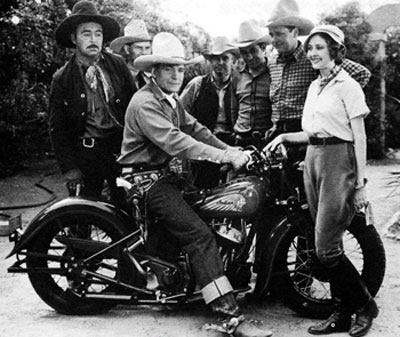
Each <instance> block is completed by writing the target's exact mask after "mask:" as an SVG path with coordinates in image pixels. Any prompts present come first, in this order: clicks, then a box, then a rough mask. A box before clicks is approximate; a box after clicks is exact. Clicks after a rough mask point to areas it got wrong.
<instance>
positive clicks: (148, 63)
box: [133, 55, 199, 72]
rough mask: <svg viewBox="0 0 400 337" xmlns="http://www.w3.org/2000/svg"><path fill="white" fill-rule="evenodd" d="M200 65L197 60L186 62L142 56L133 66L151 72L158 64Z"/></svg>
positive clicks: (163, 57)
mask: <svg viewBox="0 0 400 337" xmlns="http://www.w3.org/2000/svg"><path fill="white" fill-rule="evenodd" d="M195 63H199V61H198V60H196V59H191V60H185V59H182V58H173V57H166V56H159V55H141V56H139V57H138V58H136V59H135V61H134V64H133V66H134V67H135V68H136V69H139V70H142V71H145V72H150V71H151V68H152V67H153V66H155V65H156V64H170V65H189V64H195Z"/></svg>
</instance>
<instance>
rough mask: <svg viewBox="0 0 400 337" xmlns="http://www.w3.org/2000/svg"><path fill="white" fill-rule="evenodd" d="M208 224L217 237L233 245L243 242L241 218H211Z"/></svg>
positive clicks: (243, 234)
mask: <svg viewBox="0 0 400 337" xmlns="http://www.w3.org/2000/svg"><path fill="white" fill-rule="evenodd" d="M209 224H210V226H211V228H212V229H213V230H214V232H215V233H216V234H217V236H218V237H220V238H222V239H224V240H226V241H227V242H229V243H231V244H234V245H240V244H242V243H243V241H244V238H245V233H244V231H243V224H242V220H241V219H235V220H232V219H230V220H228V219H227V218H224V219H222V220H221V219H212V220H211V221H210V222H209Z"/></svg>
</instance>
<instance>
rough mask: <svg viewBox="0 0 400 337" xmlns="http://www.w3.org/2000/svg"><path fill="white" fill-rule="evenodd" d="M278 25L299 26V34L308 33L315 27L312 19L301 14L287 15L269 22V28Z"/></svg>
mask: <svg viewBox="0 0 400 337" xmlns="http://www.w3.org/2000/svg"><path fill="white" fill-rule="evenodd" d="M278 26H287V27H290V26H291V27H297V28H298V29H299V35H308V34H310V32H311V30H312V29H313V28H314V24H313V23H312V22H311V21H310V20H308V19H306V18H303V17H300V16H285V17H283V18H279V19H277V20H274V21H270V22H268V23H267V27H268V28H269V29H271V28H273V27H278Z"/></svg>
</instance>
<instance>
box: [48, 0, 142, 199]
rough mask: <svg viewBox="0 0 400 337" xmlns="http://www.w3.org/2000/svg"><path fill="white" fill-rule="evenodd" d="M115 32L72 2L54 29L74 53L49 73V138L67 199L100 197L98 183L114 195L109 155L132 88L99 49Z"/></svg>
mask: <svg viewBox="0 0 400 337" xmlns="http://www.w3.org/2000/svg"><path fill="white" fill-rule="evenodd" d="M118 33H119V25H118V23H117V22H116V21H115V20H114V19H112V18H110V17H108V16H104V15H100V14H98V12H97V9H96V7H95V5H94V3H93V2H90V1H79V2H77V3H76V4H75V5H74V7H73V8H72V13H71V15H70V16H68V17H67V18H66V19H65V20H63V21H62V22H61V23H60V25H59V26H58V27H57V29H56V40H57V42H58V44H59V45H61V46H64V47H68V48H74V49H75V53H74V55H73V56H72V57H71V59H70V60H69V61H68V62H67V63H66V64H65V65H64V66H63V67H62V68H61V69H59V70H58V71H57V72H56V73H55V74H54V76H53V81H52V83H51V92H50V99H49V116H50V136H51V140H52V143H53V147H54V151H55V154H56V157H57V160H58V163H59V165H60V168H61V171H62V172H63V173H64V177H65V181H66V184H67V188H68V190H69V192H70V194H72V195H79V194H80V195H83V196H87V197H92V198H100V196H101V191H102V188H103V183H104V180H107V182H108V185H109V187H110V190H111V197H112V198H113V199H114V201H117V200H116V198H117V196H118V195H119V193H118V190H117V188H116V186H115V179H116V177H117V175H118V167H117V164H116V162H115V154H116V153H119V150H120V147H121V139H122V127H123V124H124V116H125V110H126V107H127V106H128V103H129V100H130V98H131V97H132V95H133V93H134V92H135V85H134V83H133V80H132V78H131V76H130V75H129V70H128V67H127V65H126V63H125V62H124V60H123V59H122V58H121V57H119V56H116V55H112V54H110V53H107V52H105V51H104V49H103V43H104V42H106V41H110V40H112V39H113V38H115V37H116V36H118Z"/></svg>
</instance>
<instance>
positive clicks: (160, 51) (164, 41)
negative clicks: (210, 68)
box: [133, 32, 198, 72]
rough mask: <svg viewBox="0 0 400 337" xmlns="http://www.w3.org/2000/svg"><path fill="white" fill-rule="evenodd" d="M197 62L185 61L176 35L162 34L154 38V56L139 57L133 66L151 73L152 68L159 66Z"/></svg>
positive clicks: (193, 61)
mask: <svg viewBox="0 0 400 337" xmlns="http://www.w3.org/2000/svg"><path fill="white" fill-rule="evenodd" d="M197 62H198V61H195V60H194V59H192V60H186V59H185V50H184V48H183V45H182V43H181V41H179V40H178V38H177V37H176V36H175V35H173V34H171V33H168V32H161V33H158V34H156V35H155V36H154V39H153V52H152V54H151V55H141V56H139V57H138V58H136V59H135V61H134V63H133V66H134V67H135V68H136V69H139V70H142V71H145V72H150V71H151V68H152V67H153V66H154V65H157V64H171V65H181V64H183V65H186V64H194V63H197Z"/></svg>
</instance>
